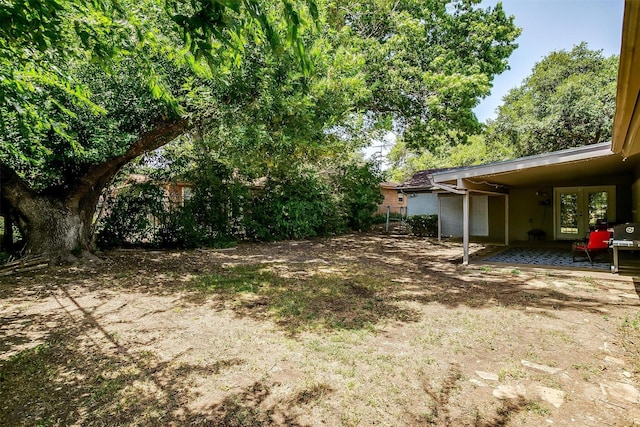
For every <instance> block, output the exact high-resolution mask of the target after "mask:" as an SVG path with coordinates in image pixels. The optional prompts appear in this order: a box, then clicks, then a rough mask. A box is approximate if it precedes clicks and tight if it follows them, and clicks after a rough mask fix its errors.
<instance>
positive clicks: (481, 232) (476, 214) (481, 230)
mask: <svg viewBox="0 0 640 427" xmlns="http://www.w3.org/2000/svg"><path fill="white" fill-rule="evenodd" d="M469 234H471V235H472V236H488V235H489V196H471V214H470V217H469Z"/></svg>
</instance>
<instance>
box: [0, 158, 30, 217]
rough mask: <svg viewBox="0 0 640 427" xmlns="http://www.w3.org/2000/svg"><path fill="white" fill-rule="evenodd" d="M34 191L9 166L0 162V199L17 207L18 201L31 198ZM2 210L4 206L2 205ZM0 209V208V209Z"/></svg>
mask: <svg viewBox="0 0 640 427" xmlns="http://www.w3.org/2000/svg"><path fill="white" fill-rule="evenodd" d="M34 195H35V191H33V190H32V189H31V187H30V186H29V184H27V182H26V181H25V180H24V179H22V178H20V176H19V175H18V174H17V173H16V172H15V171H14V170H13V169H11V168H10V167H9V166H7V165H5V164H3V163H0V200H3V201H6V202H8V203H9V204H10V205H11V207H14V208H19V203H20V201H21V200H22V201H24V200H28V199H31V198H32V197H33V196H34ZM2 208H3V210H6V209H4V208H5V207H2ZM0 210H1V209H0Z"/></svg>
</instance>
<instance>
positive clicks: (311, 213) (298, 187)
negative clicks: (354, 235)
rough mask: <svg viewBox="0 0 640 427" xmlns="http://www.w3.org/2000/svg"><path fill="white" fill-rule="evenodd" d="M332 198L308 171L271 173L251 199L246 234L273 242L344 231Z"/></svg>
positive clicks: (330, 193)
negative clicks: (276, 174)
mask: <svg viewBox="0 0 640 427" xmlns="http://www.w3.org/2000/svg"><path fill="white" fill-rule="evenodd" d="M334 197H335V195H334V194H333V193H332V191H331V187H330V186H329V185H327V184H326V183H324V182H323V181H322V180H321V179H320V178H319V177H318V176H317V175H316V174H315V173H313V172H311V171H300V172H299V173H291V174H288V175H286V176H271V177H269V178H268V179H267V182H266V184H265V186H264V188H263V189H261V190H260V191H259V194H258V195H257V196H256V197H255V198H254V200H253V202H252V208H251V213H250V215H249V216H250V220H249V221H247V224H246V226H247V236H248V237H249V238H254V239H258V240H266V241H274V240H286V239H304V238H309V237H316V236H322V235H327V234H331V233H337V232H340V231H343V230H344V228H345V225H346V224H345V223H344V218H343V217H342V215H340V213H339V210H338V207H337V205H336V203H335V202H334Z"/></svg>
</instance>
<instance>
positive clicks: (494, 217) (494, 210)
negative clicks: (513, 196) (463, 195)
mask: <svg viewBox="0 0 640 427" xmlns="http://www.w3.org/2000/svg"><path fill="white" fill-rule="evenodd" d="M504 203H505V198H504V196H489V237H490V240H491V241H495V242H500V243H504V237H505V236H504V224H505V218H504Z"/></svg>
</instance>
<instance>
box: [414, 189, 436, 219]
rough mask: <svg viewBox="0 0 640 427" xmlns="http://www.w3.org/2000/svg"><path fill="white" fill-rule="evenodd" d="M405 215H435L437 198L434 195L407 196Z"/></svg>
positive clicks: (418, 194) (416, 194)
mask: <svg viewBox="0 0 640 427" xmlns="http://www.w3.org/2000/svg"><path fill="white" fill-rule="evenodd" d="M406 198H407V215H437V214H438V197H437V195H436V194H434V193H414V194H408V195H407V196H406Z"/></svg>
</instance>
